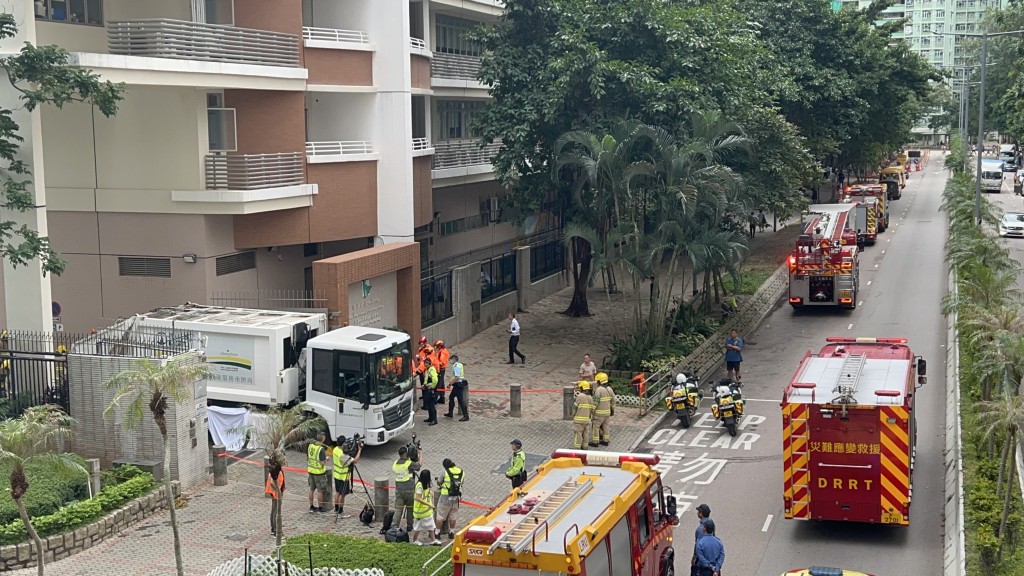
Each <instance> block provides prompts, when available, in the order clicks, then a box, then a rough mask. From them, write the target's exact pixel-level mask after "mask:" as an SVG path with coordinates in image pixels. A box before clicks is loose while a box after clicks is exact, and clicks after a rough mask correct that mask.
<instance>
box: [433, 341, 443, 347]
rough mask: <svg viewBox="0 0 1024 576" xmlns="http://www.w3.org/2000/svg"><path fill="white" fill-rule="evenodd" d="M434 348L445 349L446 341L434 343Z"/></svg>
mask: <svg viewBox="0 0 1024 576" xmlns="http://www.w3.org/2000/svg"><path fill="white" fill-rule="evenodd" d="M434 348H444V341H443V340H438V341H437V342H434Z"/></svg>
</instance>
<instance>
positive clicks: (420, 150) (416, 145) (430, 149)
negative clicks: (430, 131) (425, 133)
mask: <svg viewBox="0 0 1024 576" xmlns="http://www.w3.org/2000/svg"><path fill="white" fill-rule="evenodd" d="M434 153H435V149H434V146H433V145H431V143H430V139H429V138H413V139H412V156H413V158H418V157H420V156H430V155H432V154H434Z"/></svg>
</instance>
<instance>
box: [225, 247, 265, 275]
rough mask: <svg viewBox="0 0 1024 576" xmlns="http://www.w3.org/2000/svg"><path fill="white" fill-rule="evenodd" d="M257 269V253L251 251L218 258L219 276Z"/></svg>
mask: <svg viewBox="0 0 1024 576" xmlns="http://www.w3.org/2000/svg"><path fill="white" fill-rule="evenodd" d="M255 268H256V251H255V250H249V251H246V252H239V253H238V254H231V255H228V256H221V257H220V258H217V276H225V275H227V274H234V273H235V272H242V271H243V270H253V269H255Z"/></svg>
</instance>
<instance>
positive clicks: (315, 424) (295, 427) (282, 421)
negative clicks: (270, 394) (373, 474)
mask: <svg viewBox="0 0 1024 576" xmlns="http://www.w3.org/2000/svg"><path fill="white" fill-rule="evenodd" d="M307 411H308V408H307V406H306V404H296V405H295V406H292V407H290V408H282V407H280V406H271V407H270V408H269V409H267V411H266V412H264V413H263V415H264V416H265V418H264V419H263V420H261V421H260V423H259V424H249V425H248V426H246V427H245V433H246V435H247V436H249V438H250V441H252V442H254V443H255V444H256V445H257V446H262V447H263V451H264V453H265V454H266V456H267V458H269V459H270V462H271V463H277V464H278V465H280V466H284V465H285V464H287V460H288V458H287V456H286V454H285V450H286V449H288V448H290V447H292V446H297V445H299V444H301V443H303V442H304V441H306V440H308V439H309V438H310V437H311V436H313V435H314V434H315V433H316V432H318V431H320V430H323V425H324V422H323V420H320V419H318V418H309V417H308V416H307V415H306V413H307ZM273 482H274V488H275V489H277V493H278V494H281V486H279V485H278V483H277V478H274V479H273ZM280 501H281V504H282V506H278V507H277V517H276V518H275V519H274V527H275V530H274V532H275V533H276V534H277V547H278V548H280V547H281V540H282V536H281V515H282V512H281V509H282V508H283V504H284V498H283V497H281V498H280Z"/></svg>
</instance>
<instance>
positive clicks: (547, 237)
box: [420, 229, 562, 278]
mask: <svg viewBox="0 0 1024 576" xmlns="http://www.w3.org/2000/svg"><path fill="white" fill-rule="evenodd" d="M561 238H562V231H561V230H559V229H553V230H545V231H544V232H538V233H536V234H531V235H529V236H523V237H522V238H517V239H515V240H510V241H508V242H502V243H500V244H492V245H490V246H485V247H483V248H477V249H475V250H470V251H468V252H463V253H461V254H455V255H453V256H449V257H447V258H444V259H442V260H437V261H436V262H433V263H432V264H431V265H430V266H427V267H424V268H422V269H421V271H420V278H429V277H430V276H436V275H438V274H441V273H443V272H447V271H449V270H451V269H452V268H457V267H459V266H468V265H470V264H472V263H474V262H480V261H483V260H487V259H489V258H497V257H499V256H502V255H504V254H506V253H509V252H512V251H513V250H515V249H516V248H519V247H521V246H534V245H537V244H544V243H546V242H551V241H553V240H556V239H559V240H560V239H561Z"/></svg>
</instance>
